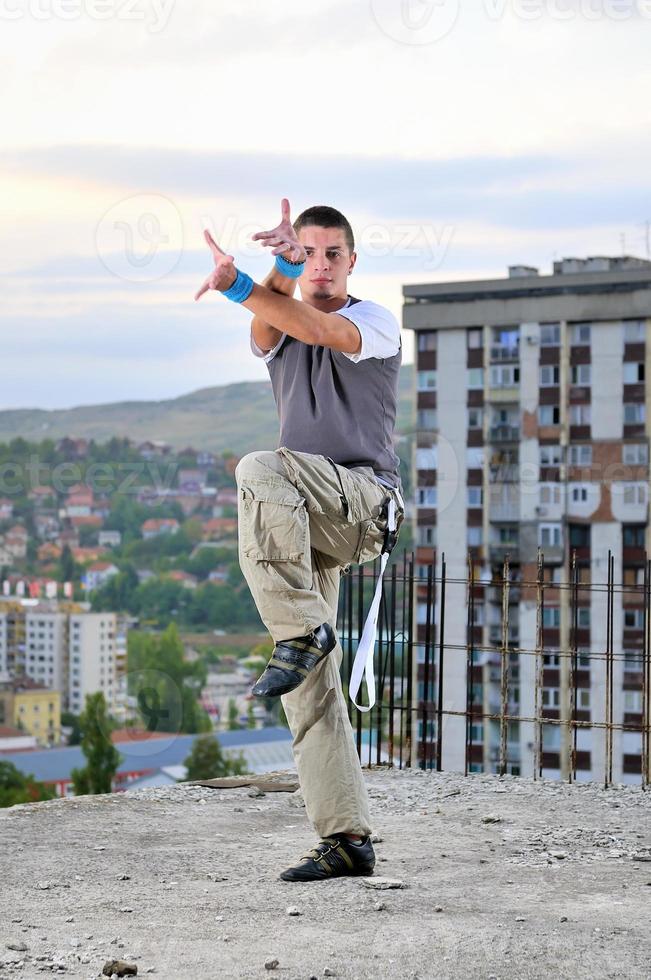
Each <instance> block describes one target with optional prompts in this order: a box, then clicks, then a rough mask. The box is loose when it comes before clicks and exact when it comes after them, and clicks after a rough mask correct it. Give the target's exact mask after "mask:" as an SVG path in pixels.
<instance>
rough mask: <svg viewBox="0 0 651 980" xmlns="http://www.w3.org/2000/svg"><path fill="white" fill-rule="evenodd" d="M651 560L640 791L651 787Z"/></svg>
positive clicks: (647, 571) (646, 594)
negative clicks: (650, 702) (650, 701)
mask: <svg viewBox="0 0 651 980" xmlns="http://www.w3.org/2000/svg"><path fill="white" fill-rule="evenodd" d="M650 630H651V559H647V560H646V561H645V562H644V631H643V633H642V644H643V645H642V739H641V742H642V744H641V746H640V749H641V751H640V770H641V772H640V776H641V779H642V789H647V788H648V787H649V786H650V785H651V718H650V717H649V716H650V715H651V705H650V704H649V700H650V699H651V642H650V641H651V635H650Z"/></svg>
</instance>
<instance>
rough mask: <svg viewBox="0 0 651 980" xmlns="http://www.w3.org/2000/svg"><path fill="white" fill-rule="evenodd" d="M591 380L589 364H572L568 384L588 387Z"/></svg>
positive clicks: (590, 366)
mask: <svg viewBox="0 0 651 980" xmlns="http://www.w3.org/2000/svg"><path fill="white" fill-rule="evenodd" d="M591 380H592V365H591V364H573V365H572V369H571V371H570V384H573V385H589V384H590V383H591Z"/></svg>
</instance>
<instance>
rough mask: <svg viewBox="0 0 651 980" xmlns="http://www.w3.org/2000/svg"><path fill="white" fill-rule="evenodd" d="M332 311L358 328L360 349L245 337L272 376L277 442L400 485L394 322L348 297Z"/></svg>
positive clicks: (381, 310) (398, 358)
mask: <svg viewBox="0 0 651 980" xmlns="http://www.w3.org/2000/svg"><path fill="white" fill-rule="evenodd" d="M333 312H334V313H338V314H339V315H341V316H345V317H346V318H347V319H349V320H351V321H352V322H353V323H355V324H356V326H357V328H358V329H359V332H360V334H361V337H362V349H361V351H360V352H359V353H358V354H347V353H345V352H343V351H337V350H333V349H332V348H331V347H322V346H319V345H316V344H305V343H303V342H302V341H300V340H296V338H295V337H290V336H289V334H283V335H282V337H281V338H280V340H279V342H278V343H277V344H276V346H275V347H274V348H273V349H272V350H271V351H268V352H266V353H265V352H264V351H262V350H261V349H260V348H259V347H258V346H257V344H256V343H255V341H254V340H253V337H251V349H252V350H253V353H254V354H256V355H257V356H258V357H264V360H265V362H266V364H267V368H268V370H269V375H270V377H271V386H272V389H273V393H274V399H275V401H276V407H277V409H278V417H279V420H280V441H279V443H278V445H279V446H287V448H288V449H293V450H295V451H296V452H305V453H316V454H318V455H323V456H327V457H330V458H331V459H333V460H334V461H335V463H340V464H341V465H343V466H347V467H348V468H349V469H359V470H362V471H363V470H366V471H367V472H369V469H370V471H372V472H373V473H374V474H375V477H376V479H377V480H378V481H379V482H380V483H383V484H384V485H387V486H391V487H398V488H399V489H402V487H401V481H400V473H399V462H400V461H399V458H398V456H397V455H396V453H395V451H394V449H393V430H394V425H395V420H396V408H397V397H398V374H399V371H400V364H401V362H402V342H401V339H400V325H399V324H398V321H397V320H396V318H395V317H394V316H393V314H392V313H391V312H390V310H387V309H386V307H382V306H380V305H379V304H377V303H372V302H371V301H369V300H359V299H356V298H355V297H353V296H349V297H348V300H347V302H346V304H345V305H344V306H342V307H341V308H340V309H339V310H334V311H333Z"/></svg>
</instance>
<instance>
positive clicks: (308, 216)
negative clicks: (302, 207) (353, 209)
mask: <svg viewBox="0 0 651 980" xmlns="http://www.w3.org/2000/svg"><path fill="white" fill-rule="evenodd" d="M308 225H316V226H317V227H318V228H343V231H344V235H345V236H346V245H347V246H348V251H349V252H350V254H351V255H352V253H353V252H354V251H355V237H354V235H353V229H352V228H351V226H350V222H349V221H348V219H347V218H345V217H344V215H343V214H342V213H341V211H337V209H336V208H331V207H328V205H327V204H315V205H314V206H313V207H311V208H308V209H307V210H306V211H303V212H302V213H301V214H299V216H298V218H297V219H296V221H295V222H294V231H295V232H296V234H297V235H298V233H299V231H300V230H301V228H306V227H307V226H308Z"/></svg>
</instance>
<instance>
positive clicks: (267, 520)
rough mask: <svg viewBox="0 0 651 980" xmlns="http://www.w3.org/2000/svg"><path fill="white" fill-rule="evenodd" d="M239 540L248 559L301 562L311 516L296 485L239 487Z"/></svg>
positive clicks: (250, 485) (247, 485)
mask: <svg viewBox="0 0 651 980" xmlns="http://www.w3.org/2000/svg"><path fill="white" fill-rule="evenodd" d="M239 503H240V511H239V543H240V551H241V552H242V554H243V555H245V556H246V557H247V558H256V559H258V560H263V561H302V559H303V558H304V557H305V550H306V547H307V533H308V515H307V511H306V509H305V499H304V498H303V497H301V496H300V494H299V493H298V491H297V490H296V488H295V487H291V486H280V485H278V486H275V485H273V484H262V483H261V484H242V485H241V486H240V501H239Z"/></svg>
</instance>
